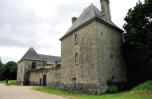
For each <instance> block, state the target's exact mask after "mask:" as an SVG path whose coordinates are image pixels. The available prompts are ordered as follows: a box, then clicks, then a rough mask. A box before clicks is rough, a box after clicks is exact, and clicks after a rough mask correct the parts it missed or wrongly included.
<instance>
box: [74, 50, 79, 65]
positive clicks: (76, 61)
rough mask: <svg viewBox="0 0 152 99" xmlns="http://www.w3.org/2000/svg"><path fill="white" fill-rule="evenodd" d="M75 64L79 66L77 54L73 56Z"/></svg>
mask: <svg viewBox="0 0 152 99" xmlns="http://www.w3.org/2000/svg"><path fill="white" fill-rule="evenodd" d="M75 64H77V65H78V64H79V55H78V53H76V54H75Z"/></svg>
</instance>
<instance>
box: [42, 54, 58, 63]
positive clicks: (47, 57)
mask: <svg viewBox="0 0 152 99" xmlns="http://www.w3.org/2000/svg"><path fill="white" fill-rule="evenodd" d="M39 56H40V57H41V60H42V61H46V62H47V64H56V61H58V60H60V57H57V56H50V55H43V54H39Z"/></svg>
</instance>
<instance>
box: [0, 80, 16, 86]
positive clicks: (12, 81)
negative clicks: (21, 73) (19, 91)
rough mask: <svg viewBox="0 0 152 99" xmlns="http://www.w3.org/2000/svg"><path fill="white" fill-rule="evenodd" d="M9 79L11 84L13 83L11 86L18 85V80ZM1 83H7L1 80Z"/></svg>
mask: <svg viewBox="0 0 152 99" xmlns="http://www.w3.org/2000/svg"><path fill="white" fill-rule="evenodd" d="M9 81H10V85H11V86H14V85H16V80H9ZM0 83H2V84H6V81H0Z"/></svg>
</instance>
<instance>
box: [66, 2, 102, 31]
mask: <svg viewBox="0 0 152 99" xmlns="http://www.w3.org/2000/svg"><path fill="white" fill-rule="evenodd" d="M94 17H100V18H101V17H102V13H101V12H100V11H99V9H97V8H96V7H95V6H94V4H91V5H90V6H89V7H88V8H86V9H84V11H83V12H82V14H81V15H80V16H79V18H78V19H77V20H76V21H75V22H74V23H73V25H72V26H71V28H70V29H69V30H68V31H67V33H69V32H71V31H72V30H74V29H76V28H77V27H79V26H80V25H82V24H84V23H85V22H87V21H89V20H91V19H92V18H94ZM67 33H66V34H67Z"/></svg>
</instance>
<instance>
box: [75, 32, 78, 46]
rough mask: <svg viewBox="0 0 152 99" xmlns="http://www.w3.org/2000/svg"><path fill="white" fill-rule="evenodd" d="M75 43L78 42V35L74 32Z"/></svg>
mask: <svg viewBox="0 0 152 99" xmlns="http://www.w3.org/2000/svg"><path fill="white" fill-rule="evenodd" d="M75 44H78V35H77V34H75Z"/></svg>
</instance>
